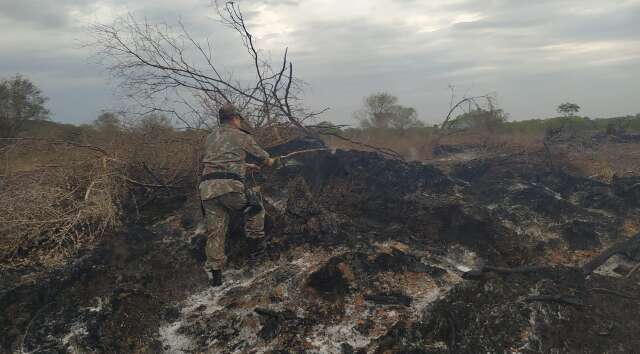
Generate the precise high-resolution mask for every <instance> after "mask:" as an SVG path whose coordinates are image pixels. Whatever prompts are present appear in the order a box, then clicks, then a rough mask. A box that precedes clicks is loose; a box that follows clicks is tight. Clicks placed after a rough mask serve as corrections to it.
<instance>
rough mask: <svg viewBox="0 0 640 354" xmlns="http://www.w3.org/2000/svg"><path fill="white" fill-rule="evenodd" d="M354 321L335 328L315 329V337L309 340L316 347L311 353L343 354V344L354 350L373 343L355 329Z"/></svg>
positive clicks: (320, 327) (319, 327)
mask: <svg viewBox="0 0 640 354" xmlns="http://www.w3.org/2000/svg"><path fill="white" fill-rule="evenodd" d="M354 327H355V323H354V322H352V321H348V322H343V323H340V324H338V325H334V326H323V325H320V326H317V327H315V328H314V335H313V337H309V338H307V339H308V340H309V343H310V344H311V345H312V346H313V347H314V349H312V350H310V351H309V353H318V354H325V353H326V354H341V353H342V349H341V348H340V346H341V344H343V343H347V344H349V345H351V346H352V347H354V348H360V347H365V346H367V345H369V343H370V342H371V339H372V338H370V337H366V336H363V335H362V334H360V333H358V331H356V330H355V329H354Z"/></svg>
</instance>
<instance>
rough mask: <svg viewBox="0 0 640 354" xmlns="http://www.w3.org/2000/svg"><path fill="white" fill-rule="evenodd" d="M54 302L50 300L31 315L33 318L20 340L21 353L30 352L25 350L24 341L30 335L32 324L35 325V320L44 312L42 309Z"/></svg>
mask: <svg viewBox="0 0 640 354" xmlns="http://www.w3.org/2000/svg"><path fill="white" fill-rule="evenodd" d="M51 304H53V302H49V303H47V304H46V305H44V306H42V307H41V308H40V309H39V310H38V311H37V312H36V313H35V314H34V315H33V317H31V320H30V321H29V324H28V325H27V329H26V330H25V332H24V336H22V340H21V341H20V352H21V353H30V352H25V351H24V343H25V341H26V339H27V336H28V335H29V330H30V329H31V326H32V325H33V321H34V320H35V319H36V318H37V317H38V316H39V315H40V313H42V311H44V309H46V308H47V307H49V305H51Z"/></svg>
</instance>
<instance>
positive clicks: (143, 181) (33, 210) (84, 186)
mask: <svg viewBox="0 0 640 354" xmlns="http://www.w3.org/2000/svg"><path fill="white" fill-rule="evenodd" d="M203 136H204V135H203V134H201V133H197V132H177V131H175V130H173V129H161V130H153V131H140V130H135V131H134V130H132V131H125V132H122V134H119V135H118V136H115V137H110V139H109V141H99V139H94V141H92V143H93V144H92V145H89V144H80V143H74V142H61V141H55V142H54V141H46V140H25V141H20V142H18V143H15V144H13V146H5V147H4V148H2V150H3V152H5V154H4V155H5V156H4V158H5V162H6V163H5V165H6V166H4V167H5V168H4V173H3V174H2V177H0V210H2V212H1V213H0V269H11V268H18V267H23V266H36V267H44V268H51V267H55V266H59V265H61V264H63V263H64V261H65V260H66V259H68V258H69V257H70V256H74V255H76V254H78V252H79V251H81V250H83V249H86V248H90V247H92V246H94V245H95V244H96V243H98V242H99V241H100V240H101V236H103V235H105V234H109V233H110V232H112V231H114V230H115V228H116V227H117V226H118V225H121V224H122V223H123V221H125V218H124V216H125V215H129V214H131V213H129V210H126V209H127V208H128V207H129V206H130V205H132V204H134V205H135V211H136V212H137V213H138V214H139V213H140V212H141V211H142V210H143V208H145V207H146V206H155V205H157V204H159V203H162V201H163V199H162V198H165V197H167V196H168V197H173V196H175V195H183V196H184V195H187V194H188V193H189V191H191V192H193V193H195V189H196V184H197V171H198V168H199V167H198V166H199V160H200V150H201V145H202V139H203ZM132 201H133V202H132ZM134 214H136V213H134ZM127 220H130V218H129V219H127Z"/></svg>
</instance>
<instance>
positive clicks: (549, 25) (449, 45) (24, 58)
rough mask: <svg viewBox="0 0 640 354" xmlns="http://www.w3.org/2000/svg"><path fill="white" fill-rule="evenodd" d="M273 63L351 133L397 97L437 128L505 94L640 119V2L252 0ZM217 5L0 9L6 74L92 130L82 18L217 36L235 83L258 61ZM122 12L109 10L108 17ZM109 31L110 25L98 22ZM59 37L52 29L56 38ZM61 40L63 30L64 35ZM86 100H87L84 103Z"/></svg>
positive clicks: (528, 109)
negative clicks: (285, 54) (469, 102)
mask: <svg viewBox="0 0 640 354" xmlns="http://www.w3.org/2000/svg"><path fill="white" fill-rule="evenodd" d="M239 3H240V4H241V6H243V9H244V12H245V15H246V16H247V18H248V19H249V23H250V25H251V28H252V30H254V31H255V33H256V34H259V35H258V36H257V37H258V38H257V41H258V44H259V45H260V46H261V47H263V48H264V53H265V54H266V55H270V56H271V57H273V58H279V57H280V55H281V54H282V51H283V50H284V47H286V46H288V47H289V50H290V55H291V58H292V59H293V60H294V64H295V70H296V72H297V73H298V75H299V76H300V77H301V78H302V79H304V80H305V81H306V82H307V83H308V84H309V87H308V90H307V94H306V100H307V102H308V103H309V105H311V106H313V107H324V106H330V107H332V110H331V111H330V113H328V114H327V115H326V116H325V117H324V118H325V119H331V120H334V121H338V122H351V121H352V120H351V114H352V112H354V111H355V110H357V109H358V108H359V106H360V104H361V102H362V98H363V97H364V96H366V95H368V94H370V93H373V92H378V91H383V90H387V91H390V92H391V93H393V94H395V95H397V96H399V97H400V101H401V102H402V103H403V104H407V105H411V106H413V107H415V108H416V109H417V110H418V112H419V114H420V117H421V118H423V119H424V120H427V121H432V122H435V121H437V120H438V117H440V116H442V114H443V112H444V111H446V109H447V106H448V98H449V97H448V95H449V93H448V90H447V86H448V85H449V84H452V85H455V86H456V87H457V88H458V91H459V94H464V93H465V92H468V93H470V94H478V93H486V92H493V91H496V92H497V93H498V97H499V100H500V103H501V104H502V106H503V107H504V108H505V109H506V110H507V111H509V112H510V113H512V117H514V118H516V119H525V118H534V117H540V116H545V115H551V114H554V107H555V106H556V105H557V104H558V103H559V102H562V101H566V100H573V101H576V102H577V103H579V104H581V105H582V106H583V107H584V111H585V113H586V114H588V115H592V116H596V115H602V116H606V115H612V114H622V113H636V112H638V111H640V103H638V102H637V100H635V99H633V98H632V97H631V96H633V95H634V94H636V93H637V92H640V80H638V79H639V78H640V45H639V44H640V1H638V0H631V1H624V0H620V1H608V2H603V1H600V0H542V1H535V2H533V1H524V0H515V1H514V0H494V1H491V2H487V1H484V0H464V1H456V2H451V1H444V0H443V1H429V2H421V1H415V0H393V1H392V0H387V1H384V0H375V1H364V0H354V1H353V2H350V3H342V2H338V1H337V0H327V1H320V0H266V1H258V0H241V1H240V2H239ZM209 5H210V4H209V2H208V1H200V0H185V1H183V2H180V3H178V2H175V1H173V0H111V1H109V0H105V1H100V2H98V1H95V2H94V1H89V2H87V1H81V0H61V1H56V2H44V1H36V0H22V1H19V2H17V1H16V2H10V1H2V0H0V30H2V31H3V32H4V33H7V32H9V33H11V34H12V35H13V36H14V38H16V39H15V40H9V39H6V38H5V39H4V40H3V39H0V45H2V47H3V60H2V61H0V76H7V75H10V74H11V73H14V72H18V71H19V72H22V73H23V74H25V75H27V76H32V77H35V78H36V79H37V81H38V83H39V84H41V85H42V87H43V89H45V90H48V91H49V92H47V93H48V95H49V96H51V101H50V102H51V103H50V104H51V105H52V106H53V108H54V109H53V110H54V112H55V113H56V114H57V115H56V117H57V118H59V119H62V120H69V121H83V120H84V121H86V120H90V119H93V117H95V114H96V113H97V112H98V111H99V110H100V109H104V108H109V105H113V104H117V102H112V100H111V97H112V96H111V91H112V88H111V87H110V86H109V85H108V81H107V80H106V79H105V75H104V73H103V72H102V71H101V70H100V69H99V68H98V67H96V66H93V65H90V64H89V61H88V60H87V58H88V57H89V56H90V54H91V53H90V52H88V51H86V50H84V51H83V50H79V49H78V45H77V43H78V39H80V40H82V39H83V38H85V36H86V34H85V33H83V32H82V31H79V30H78V28H79V24H78V23H77V22H78V21H77V18H76V17H75V16H77V15H78V14H91V13H92V11H93V10H94V9H96V8H97V7H98V6H102V7H106V8H108V9H110V10H113V11H112V12H113V13H119V12H118V11H120V12H122V11H123V10H124V11H125V12H126V11H132V12H133V13H135V14H136V15H137V16H139V17H141V18H142V17H145V18H148V19H149V20H150V21H168V22H175V21H176V20H177V19H178V17H180V18H181V19H182V21H183V22H184V23H185V25H186V26H187V27H188V28H189V30H190V31H191V32H193V33H194V34H195V35H196V36H197V37H198V38H204V37H209V38H211V39H212V41H213V43H214V44H215V46H216V48H217V49H218V51H219V53H220V54H219V56H218V58H219V60H221V61H222V62H223V63H225V64H227V65H226V66H225V67H226V68H227V69H228V70H229V71H234V72H236V76H239V77H242V75H244V74H246V73H244V72H243V71H242V70H243V69H242V68H243V66H242V65H243V64H244V63H245V62H246V61H245V60H244V58H245V55H246V54H245V53H244V50H243V48H242V47H241V46H240V45H239V43H238V42H237V37H236V36H235V34H233V33H232V32H230V31H228V30H225V29H223V28H221V26H219V25H218V24H216V23H215V20H214V19H212V17H213V15H214V12H213V11H212V9H211V8H210V6H209ZM107 12H109V11H107ZM95 20H96V21H109V18H100V17H98V18H95ZM45 28H46V29H48V30H49V31H45V30H44V29H45ZM51 30H53V31H51ZM79 89H81V90H82V92H81V95H82V102H81V103H79V102H77V97H79V96H78V94H77V90H79Z"/></svg>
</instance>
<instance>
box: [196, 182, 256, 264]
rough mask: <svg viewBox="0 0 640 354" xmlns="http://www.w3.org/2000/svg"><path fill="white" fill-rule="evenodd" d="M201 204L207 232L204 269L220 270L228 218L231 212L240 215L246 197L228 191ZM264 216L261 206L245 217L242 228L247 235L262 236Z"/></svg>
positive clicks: (223, 261) (224, 259) (225, 259)
mask: <svg viewBox="0 0 640 354" xmlns="http://www.w3.org/2000/svg"><path fill="white" fill-rule="evenodd" d="M203 204H204V210H205V217H204V221H205V225H206V233H207V246H206V249H205V252H206V255H207V261H206V263H205V269H206V270H221V269H223V268H224V265H225V262H226V261H227V256H226V255H225V247H224V244H225V241H226V239H227V232H228V229H229V218H230V216H231V214H236V215H242V212H243V210H244V208H245V207H246V205H247V198H246V196H245V194H244V193H237V192H230V193H226V194H223V195H221V196H219V197H216V198H213V199H208V200H205V201H203ZM264 216H265V212H264V208H262V210H261V211H260V212H259V213H257V214H254V215H249V216H247V217H246V219H245V223H244V225H245V226H244V229H245V233H246V235H247V237H249V238H254V239H258V238H262V237H264Z"/></svg>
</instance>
